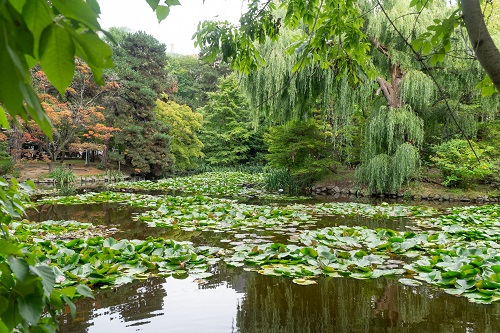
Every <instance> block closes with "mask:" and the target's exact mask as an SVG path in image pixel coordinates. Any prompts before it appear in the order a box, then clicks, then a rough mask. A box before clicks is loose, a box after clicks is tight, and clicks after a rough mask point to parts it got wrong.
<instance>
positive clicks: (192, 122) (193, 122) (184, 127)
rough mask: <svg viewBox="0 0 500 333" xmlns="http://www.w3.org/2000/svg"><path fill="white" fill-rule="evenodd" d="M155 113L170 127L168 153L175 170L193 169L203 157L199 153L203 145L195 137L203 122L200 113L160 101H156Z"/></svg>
mask: <svg viewBox="0 0 500 333" xmlns="http://www.w3.org/2000/svg"><path fill="white" fill-rule="evenodd" d="M155 112H156V115H157V117H158V119H159V120H160V121H161V122H163V123H165V124H166V125H167V126H169V127H170V133H169V134H170V136H171V137H172V139H171V142H170V151H171V153H172V157H173V161H174V166H175V168H176V169H179V170H186V169H191V168H195V167H196V160H197V159H199V158H202V157H203V156H204V155H203V153H202V152H201V149H202V148H203V143H202V142H201V141H200V139H198V135H197V132H198V131H200V129H201V122H202V121H203V116H202V115H201V113H198V112H193V110H191V108H190V107H189V106H187V105H179V104H177V103H176V102H172V101H168V102H163V101H161V100H157V101H156V108H155Z"/></svg>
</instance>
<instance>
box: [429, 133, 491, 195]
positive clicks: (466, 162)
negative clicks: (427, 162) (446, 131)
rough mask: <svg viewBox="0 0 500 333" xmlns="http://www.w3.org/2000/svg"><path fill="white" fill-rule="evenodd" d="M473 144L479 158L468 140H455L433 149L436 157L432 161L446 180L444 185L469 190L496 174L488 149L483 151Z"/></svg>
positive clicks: (432, 157)
mask: <svg viewBox="0 0 500 333" xmlns="http://www.w3.org/2000/svg"><path fill="white" fill-rule="evenodd" d="M471 144H472V147H473V148H474V151H475V152H476V154H477V158H476V156H475V155H474V152H473V151H472V149H471V147H470V146H469V143H468V142H467V141H466V140H459V139H454V140H450V141H448V142H445V143H443V144H441V145H439V146H434V147H433V149H434V151H435V155H434V156H431V160H432V161H433V162H434V163H435V164H436V166H437V167H438V168H439V169H440V170H441V172H442V174H443V176H444V178H445V179H444V181H443V185H445V186H448V187H460V188H468V187H470V186H472V185H473V184H475V183H477V182H479V181H481V180H484V179H485V178H486V177H488V176H490V175H491V174H492V173H493V172H494V168H493V165H492V164H491V163H490V161H489V158H488V156H487V155H486V152H487V150H488V148H487V149H481V148H479V147H478V146H477V144H476V143H474V142H471Z"/></svg>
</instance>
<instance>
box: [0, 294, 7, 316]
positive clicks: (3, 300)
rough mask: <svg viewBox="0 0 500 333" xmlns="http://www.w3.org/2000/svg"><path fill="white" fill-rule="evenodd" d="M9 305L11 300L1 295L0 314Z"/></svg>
mask: <svg viewBox="0 0 500 333" xmlns="http://www.w3.org/2000/svg"><path fill="white" fill-rule="evenodd" d="M8 307H9V300H8V299H7V298H5V297H3V296H0V315H1V314H2V313H4V312H5V311H6V310H7V308H8Z"/></svg>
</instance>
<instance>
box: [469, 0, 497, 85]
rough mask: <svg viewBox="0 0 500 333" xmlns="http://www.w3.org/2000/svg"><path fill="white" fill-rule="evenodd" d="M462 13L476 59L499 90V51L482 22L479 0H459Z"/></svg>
mask: <svg viewBox="0 0 500 333" xmlns="http://www.w3.org/2000/svg"><path fill="white" fill-rule="evenodd" d="M460 2H461V4H462V14H463V20H464V23H465V27H466V28H467V32H468V34H469V39H470V41H471V43H472V47H473V48H474V53H475V54H476V57H477V60H479V63H481V66H482V67H483V68H484V70H485V71H486V74H488V76H489V77H490V79H491V81H492V82H493V84H494V85H495V87H496V88H497V90H498V91H500V52H499V51H498V48H497V47H496V45H495V43H494V42H493V39H492V38H491V35H490V33H489V31H488V28H487V27H486V24H485V22H484V17H483V12H482V11H481V5H480V3H479V0H461V1H460Z"/></svg>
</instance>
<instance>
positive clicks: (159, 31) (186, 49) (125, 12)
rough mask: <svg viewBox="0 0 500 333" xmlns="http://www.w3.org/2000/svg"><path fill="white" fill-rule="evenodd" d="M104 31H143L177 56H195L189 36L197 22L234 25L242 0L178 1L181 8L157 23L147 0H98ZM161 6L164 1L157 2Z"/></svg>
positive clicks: (174, 8) (177, 8)
mask: <svg viewBox="0 0 500 333" xmlns="http://www.w3.org/2000/svg"><path fill="white" fill-rule="evenodd" d="M98 2H99V5H100V6H101V16H100V17H101V19H100V20H99V21H100V23H101V26H102V27H103V28H104V29H109V28H110V27H127V28H129V29H130V30H132V31H139V30H142V31H145V32H147V33H148V34H150V35H153V36H154V37H155V38H156V39H158V40H159V41H160V42H162V43H165V44H166V46H167V50H168V51H171V48H172V46H173V48H174V52H175V53H179V54H196V53H198V50H197V49H195V48H194V46H193V41H192V40H191V36H192V35H193V34H194V32H195V31H196V26H197V24H198V22H199V21H203V20H210V19H216V18H218V19H223V20H228V21H230V22H233V23H236V22H237V21H238V19H239V17H240V15H241V11H242V9H243V8H244V7H242V0H205V4H203V0H180V3H181V4H182V6H175V7H172V10H171V12H170V15H169V16H168V17H167V19H166V20H165V21H163V22H162V23H160V24H158V20H157V19H156V14H155V13H154V12H153V10H152V9H151V7H149V5H148V4H147V2H146V0H99V1H98ZM160 3H163V1H160Z"/></svg>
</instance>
